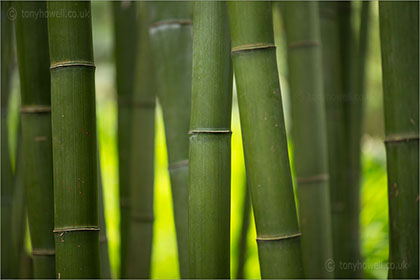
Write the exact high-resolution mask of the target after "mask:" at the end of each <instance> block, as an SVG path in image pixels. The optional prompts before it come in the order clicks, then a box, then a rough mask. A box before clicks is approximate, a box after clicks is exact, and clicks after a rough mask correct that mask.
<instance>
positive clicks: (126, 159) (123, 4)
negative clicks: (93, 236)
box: [112, 1, 139, 278]
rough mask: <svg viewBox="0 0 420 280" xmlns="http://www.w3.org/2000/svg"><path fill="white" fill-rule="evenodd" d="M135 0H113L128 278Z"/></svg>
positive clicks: (123, 265) (123, 266)
mask: <svg viewBox="0 0 420 280" xmlns="http://www.w3.org/2000/svg"><path fill="white" fill-rule="evenodd" d="M137 5H138V3H136V2H135V1H115V2H112V11H113V17H114V57H115V67H116V69H115V74H116V84H117V97H118V172H119V194H120V268H121V271H120V273H119V274H118V275H120V277H121V278H127V272H126V271H127V265H128V262H129V260H127V250H128V247H129V244H128V240H129V237H128V235H129V226H130V203H129V201H130V188H131V186H130V184H129V177H130V169H131V167H130V163H131V161H130V150H129V148H130V147H131V146H130V141H131V134H132V131H131V130H132V114H133V113H132V111H133V106H134V105H133V92H134V77H135V66H136V62H137V58H136V57H137V55H138V54H137V50H138V48H137V39H138V38H137V37H138V31H137V28H138V26H139V25H138V20H137V8H136V7H137Z"/></svg>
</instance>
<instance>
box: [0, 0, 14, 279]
mask: <svg viewBox="0 0 420 280" xmlns="http://www.w3.org/2000/svg"><path fill="white" fill-rule="evenodd" d="M10 8H11V2H10V1H1V57H2V59H1V278H11V277H13V276H12V270H13V258H12V257H11V256H12V254H13V248H12V242H11V240H12V231H11V224H12V215H11V211H12V210H11V207H12V196H13V173H12V164H11V161H10V151H9V150H10V148H9V138H8V125H7V115H8V107H9V96H10V80H11V76H12V57H13V56H12V54H13V47H12V42H13V25H12V21H11V20H10V19H9V18H8V12H9V9H10ZM5 256H8V257H5Z"/></svg>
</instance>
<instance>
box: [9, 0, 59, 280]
mask: <svg viewBox="0 0 420 280" xmlns="http://www.w3.org/2000/svg"><path fill="white" fill-rule="evenodd" d="M16 7H17V8H18V14H19V15H21V12H22V11H38V10H40V11H44V12H45V11H46V8H47V7H46V2H42V1H39V2H17V3H16ZM16 43H17V54H18V62H19V75H20V85H21V87H20V88H21V107H22V108H23V109H25V108H30V107H31V106H32V105H33V106H46V107H49V106H50V99H51V95H50V70H49V54H48V30H47V19H46V18H38V19H35V18H33V17H22V16H19V17H18V18H17V21H16ZM21 121H22V138H23V143H22V144H23V145H22V148H23V156H24V158H25V160H24V182H25V183H24V184H25V190H26V196H27V208H28V221H29V230H30V236H31V244H32V252H33V254H32V255H33V256H32V258H33V261H34V277H35V278H55V256H54V235H53V232H52V231H53V229H54V190H53V165H52V147H51V112H35V113H30V112H22V113H21Z"/></svg>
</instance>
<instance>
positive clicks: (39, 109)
mask: <svg viewBox="0 0 420 280" xmlns="http://www.w3.org/2000/svg"><path fill="white" fill-rule="evenodd" d="M20 112H21V113H23V114H39V113H51V107H50V106H46V105H27V106H22V108H20Z"/></svg>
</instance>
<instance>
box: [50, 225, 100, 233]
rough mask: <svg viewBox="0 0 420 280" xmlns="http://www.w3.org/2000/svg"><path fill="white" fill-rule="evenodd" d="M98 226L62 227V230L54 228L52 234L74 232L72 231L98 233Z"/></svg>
mask: <svg viewBox="0 0 420 280" xmlns="http://www.w3.org/2000/svg"><path fill="white" fill-rule="evenodd" d="M99 230H100V229H99V227H98V226H81V227H64V228H55V229H54V230H53V232H54V233H65V232H74V231H99Z"/></svg>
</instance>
